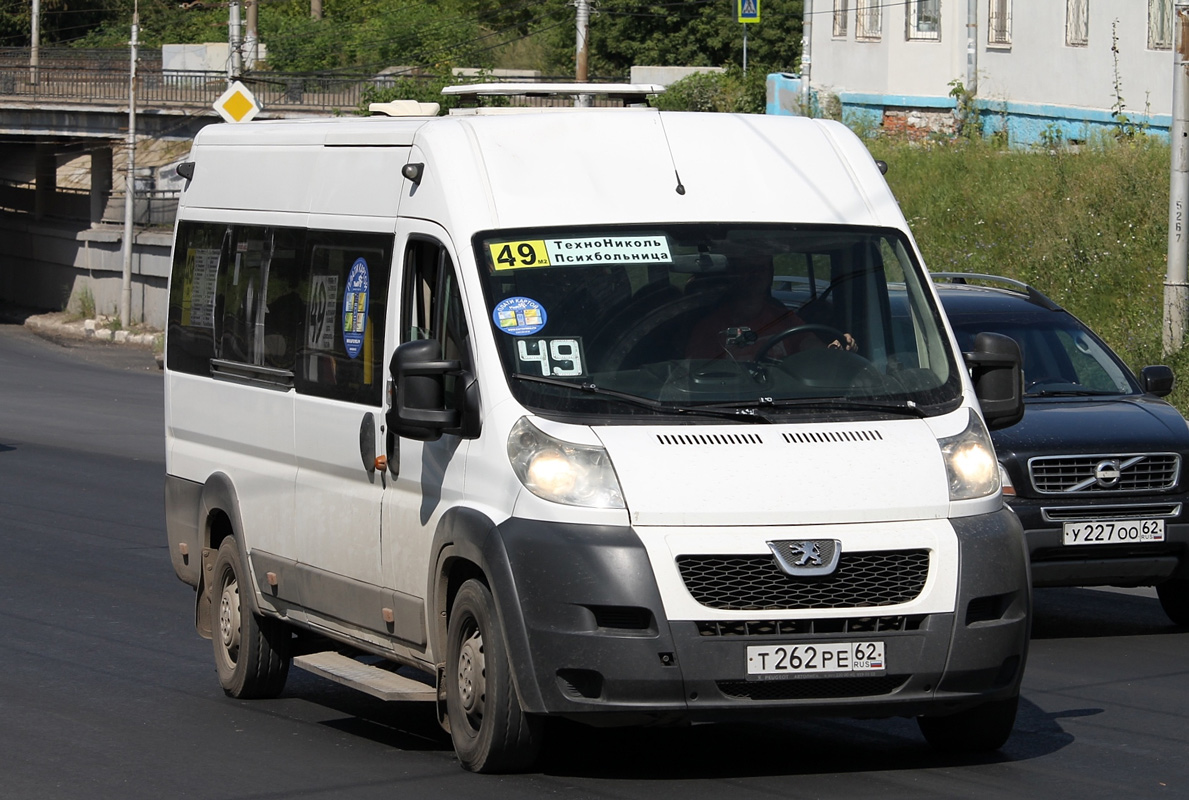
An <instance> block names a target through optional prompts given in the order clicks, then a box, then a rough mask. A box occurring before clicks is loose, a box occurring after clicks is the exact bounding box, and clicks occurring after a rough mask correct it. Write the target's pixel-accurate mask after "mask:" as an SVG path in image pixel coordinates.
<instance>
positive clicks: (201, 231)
mask: <svg viewBox="0 0 1189 800" xmlns="http://www.w3.org/2000/svg"><path fill="white" fill-rule="evenodd" d="M232 233H233V228H232V226H230V225H209V224H198V223H193V222H182V223H181V224H180V225H179V226H178V232H177V241H176V243H175V246H174V251H173V278H172V280H171V282H170V286H169V319H168V336H167V337H166V338H167V342H168V346H167V348H166V352H165V359H166V363H167V364H168V366H169V368H170V369H171V370H175V371H178V372H188V373H191V374H193V375H209V374H210V369H211V366H210V361H211V359H212V358H214V357H215V313H216V306H217V305H218V285H219V276H220V273H222V272H224V271H225V269H226V264H227V261H228V260H229V254H230V246H231V237H232Z"/></svg>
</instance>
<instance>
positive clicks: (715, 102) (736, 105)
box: [652, 66, 767, 114]
mask: <svg viewBox="0 0 1189 800" xmlns="http://www.w3.org/2000/svg"><path fill="white" fill-rule="evenodd" d="M766 80H767V76H766V75H765V74H764V71H763V70H752V71H750V72H749V73H748V74H747V75H744V74H743V70H742V69H740V68H739V67H737V66H730V67H727V70H726V72H697V73H694V74H693V75H689V76H688V77H685V78H682V79H681V80H679V81H675V82H674V83H672V84H670V85H669V87H668V88H667V89H666V90H665V92H664V94H661V95H657V97H656V98H655V99H654V100H653V101H652V105H653V106H654V107H656V108H659V109H661V110H662V111H719V112H737V113H741V114H763V113H764V108H765V107H766V105H767V88H766Z"/></svg>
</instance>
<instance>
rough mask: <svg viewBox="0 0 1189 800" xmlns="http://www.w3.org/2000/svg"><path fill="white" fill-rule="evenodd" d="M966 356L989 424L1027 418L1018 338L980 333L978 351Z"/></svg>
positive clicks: (1003, 424) (1000, 424)
mask: <svg viewBox="0 0 1189 800" xmlns="http://www.w3.org/2000/svg"><path fill="white" fill-rule="evenodd" d="M962 357H963V358H964V359H965V360H966V365H967V366H968V367H969V368H970V377H971V378H972V379H973V381H974V395H975V397H977V398H978V402H979V405H980V406H982V409H983V419H984V420H985V421H986V423H987V428H989V429H990V430H998V429H999V428H1006V427H1008V426H1009V425H1015V424H1016V423H1017V422H1019V421H1020V420H1021V419H1023V418H1024V371H1023V368H1022V367H1021V364H1022V362H1023V359H1022V358H1020V346H1019V345H1018V344H1017V343H1016V340H1015V339H1013V338H1011V337H1010V336H1004V335H1003V334H1001V333H980V334H978V335H976V336H975V337H974V352H973V353H963V354H962Z"/></svg>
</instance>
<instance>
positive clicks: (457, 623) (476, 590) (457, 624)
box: [445, 580, 542, 772]
mask: <svg viewBox="0 0 1189 800" xmlns="http://www.w3.org/2000/svg"><path fill="white" fill-rule="evenodd" d="M445 680H446V713H447V715H448V717H449V719H450V738H451V739H452V740H453V741H454V751H455V753H457V754H458V760H459V762H461V764H462V768H463V769H465V770H469V771H471V772H516V771H520V770H524V769H527V768H528V767H530V766H531V765H532V763H533V762H534V761H535V760H536V758H537V755H538V753H539V752H540V750H541V740H542V735H541V728H542V721H541V719H540V718H539V717H532V716H529V715H527V714H525V713H524V711H523V710H522V709H521V707H520V699H519V698H518V697H517V695H516V687H515V686H514V685H513V683H512V670H511V666H510V665H509V663H508V650H507V645H506V644H505V642H504V634H503V630H502V628H501V627H500V625H499V620H498V618H497V615H496V610H495V601H494V600H493V599H492V596H491V591H490V590H489V589H488V588H487V587H486V586H484V585H483V584H482V583H481V582H479V581H477V580H469V581H467V582H466V583H464V584H463V585H462V587H461V588H459V590H458V594H457V596H455V598H454V607H453V608H452V609H451V611H450V622H449V626H448V634H447V644H446V676H445Z"/></svg>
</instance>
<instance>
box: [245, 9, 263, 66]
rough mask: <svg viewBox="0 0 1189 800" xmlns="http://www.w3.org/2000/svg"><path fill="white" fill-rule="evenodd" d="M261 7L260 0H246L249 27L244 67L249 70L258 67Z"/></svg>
mask: <svg viewBox="0 0 1189 800" xmlns="http://www.w3.org/2000/svg"><path fill="white" fill-rule="evenodd" d="M259 8H260V6H259V0H244V10H245V11H246V12H247V13H246V16H247V28H248V32H247V35H245V36H244V67H245V68H247V69H248V70H249V71H251V70H253V69H256V62H257V61H258V60H259V58H260V53H259V50H260V37H259V35H258V33H257V23H258V20H259V16H260V15H259Z"/></svg>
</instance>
